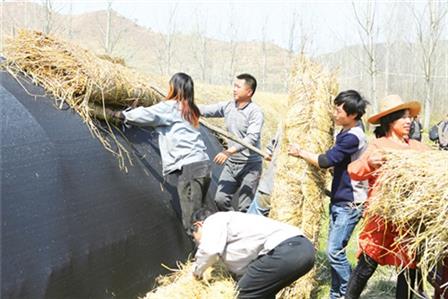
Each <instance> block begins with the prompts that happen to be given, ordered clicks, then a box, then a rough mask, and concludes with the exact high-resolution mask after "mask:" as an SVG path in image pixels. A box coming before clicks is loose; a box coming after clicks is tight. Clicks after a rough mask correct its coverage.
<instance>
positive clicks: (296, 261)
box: [238, 236, 315, 299]
mask: <svg viewBox="0 0 448 299" xmlns="http://www.w3.org/2000/svg"><path fill="white" fill-rule="evenodd" d="M314 258H315V250H314V246H313V244H311V242H310V241H309V240H308V239H307V238H305V237H303V236H297V237H292V238H289V239H287V240H285V241H283V242H282V243H280V244H279V245H277V246H276V247H275V248H274V249H272V250H271V251H269V252H268V253H267V254H266V255H262V256H259V257H258V258H257V259H256V260H255V261H253V262H251V263H250V264H249V266H248V268H247V271H246V273H245V274H244V275H243V276H242V277H241V279H240V280H239V281H238V289H239V294H238V298H241V299H242V298H260V299H261V298H266V299H268V298H273V299H274V298H275V295H276V294H277V293H278V292H279V291H280V290H281V289H283V288H284V287H287V286H288V285H290V284H291V283H293V282H294V281H296V280H297V279H298V278H299V277H302V276H303V275H305V274H306V273H308V272H309V271H310V270H311V268H313V265H314Z"/></svg>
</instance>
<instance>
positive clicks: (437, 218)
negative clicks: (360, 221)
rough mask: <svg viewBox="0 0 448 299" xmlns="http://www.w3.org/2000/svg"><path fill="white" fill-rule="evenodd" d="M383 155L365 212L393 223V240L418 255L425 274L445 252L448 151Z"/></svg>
mask: <svg viewBox="0 0 448 299" xmlns="http://www.w3.org/2000/svg"><path fill="white" fill-rule="evenodd" d="M386 159H387V160H386V163H385V164H384V165H383V166H382V167H381V168H380V176H379V178H378V180H377V182H376V185H375V186H374V188H376V189H377V192H376V195H375V197H373V198H372V200H371V203H370V205H369V209H368V215H375V214H377V215H381V217H383V218H384V219H385V220H386V221H388V222H390V223H393V224H394V225H395V227H396V228H397V233H398V238H397V239H396V242H397V243H400V244H406V248H407V251H408V255H409V256H417V257H418V267H419V268H420V270H421V271H422V273H423V277H426V276H427V274H428V272H429V271H430V270H431V269H432V268H433V267H435V266H436V265H437V263H438V262H439V261H441V260H442V259H443V258H444V257H446V256H448V171H447V169H448V153H447V152H444V151H426V152H414V151H400V152H394V151H391V152H387V153H386ZM425 283H426V281H425Z"/></svg>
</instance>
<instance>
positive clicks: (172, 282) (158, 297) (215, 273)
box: [144, 262, 237, 299]
mask: <svg viewBox="0 0 448 299" xmlns="http://www.w3.org/2000/svg"><path fill="white" fill-rule="evenodd" d="M172 271H173V272H172V273H171V274H170V275H166V276H159V277H158V278H157V280H156V281H157V284H158V287H157V288H155V289H154V290H152V291H151V292H149V293H148V294H146V296H145V297H144V299H166V298H170V299H185V298H188V299H216V298H219V299H233V298H236V295H237V291H236V289H235V282H234V281H233V279H232V278H231V277H230V276H229V274H228V273H227V272H226V271H225V269H224V266H223V265H222V264H221V263H217V264H215V265H214V266H213V267H212V268H209V269H208V270H207V271H206V272H205V273H204V279H203V280H197V279H195V278H194V277H193V274H192V263H190V262H187V263H186V264H179V265H178V269H176V270H172Z"/></svg>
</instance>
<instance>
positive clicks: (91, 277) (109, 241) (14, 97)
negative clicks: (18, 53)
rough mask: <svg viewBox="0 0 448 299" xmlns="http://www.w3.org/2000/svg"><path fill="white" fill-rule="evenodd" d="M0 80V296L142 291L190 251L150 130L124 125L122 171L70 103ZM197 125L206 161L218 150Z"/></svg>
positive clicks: (31, 87)
mask: <svg viewBox="0 0 448 299" xmlns="http://www.w3.org/2000/svg"><path fill="white" fill-rule="evenodd" d="M0 82H1V84H0V98H1V103H0V105H1V118H2V119H1V125H2V135H1V173H2V178H1V225H2V226H1V284H2V285H1V298H136V297H137V296H143V295H144V294H145V293H146V292H147V291H148V290H149V289H150V288H151V287H152V286H153V283H154V278H155V277H156V276H157V275H159V274H161V273H166V272H167V271H166V270H165V269H164V268H163V267H162V266H161V264H162V263H163V264H165V265H168V266H174V265H175V262H176V261H177V260H184V259H185V258H186V257H187V255H188V254H189V253H190V251H191V250H192V243H191V240H190V239H189V238H188V237H187V235H186V234H185V232H184V231H183V228H182V224H181V222H180V221H179V219H178V218H177V217H176V214H175V212H174V211H175V210H174V209H173V205H172V203H173V202H174V203H177V205H176V207H178V199H177V194H176V190H175V186H169V185H167V184H166V182H165V185H164V186H163V187H162V185H163V184H164V182H163V177H162V175H161V161H160V154H159V151H158V144H157V136H156V134H155V133H152V131H148V130H142V129H138V128H133V129H130V130H126V131H125V135H126V137H127V138H128V139H129V140H130V142H131V144H129V146H128V150H129V151H130V152H131V153H133V154H134V155H135V156H134V159H133V160H134V166H131V167H129V172H128V173H124V172H123V171H120V169H119V167H118V161H117V160H116V158H115V157H113V155H112V154H111V153H110V152H108V151H106V150H105V149H104V148H103V146H102V145H101V144H100V143H99V141H98V140H97V139H96V138H94V137H93V136H92V135H91V134H90V132H89V130H88V128H87V126H86V125H85V124H84V123H83V122H82V120H81V118H80V117H79V116H78V115H77V114H76V113H74V112H73V111H72V110H71V109H66V110H62V111H61V110H58V109H57V108H56V106H55V103H54V100H53V99H51V98H48V97H45V96H44V97H35V96H32V95H30V94H34V95H36V94H37V95H44V91H43V90H42V89H41V88H39V87H36V86H34V85H32V84H30V83H29V81H27V80H24V79H22V80H20V82H21V84H22V85H23V87H25V89H24V88H23V87H22V86H21V85H20V84H19V83H18V82H17V80H16V79H14V78H13V77H12V76H10V75H9V74H8V73H6V72H0ZM201 130H202V133H203V136H204V138H205V139H206V145H207V147H208V149H209V155H210V156H211V157H213V156H214V155H215V154H216V152H218V151H219V150H220V149H221V147H220V145H219V143H218V141H217V139H216V138H215V137H214V136H213V135H212V134H210V133H209V132H208V131H207V130H206V129H204V128H202V129H201ZM117 136H118V135H117ZM219 171H220V169H219V168H218V167H215V168H214V169H213V181H212V185H211V188H210V190H209V197H210V195H213V194H214V193H215V190H216V180H217V177H218V175H219V173H218V172H219ZM162 189H163V190H162Z"/></svg>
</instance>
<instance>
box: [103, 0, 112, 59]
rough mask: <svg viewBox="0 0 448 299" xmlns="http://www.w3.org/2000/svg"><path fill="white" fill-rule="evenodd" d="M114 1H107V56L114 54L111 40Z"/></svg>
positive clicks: (105, 47) (105, 41)
mask: <svg viewBox="0 0 448 299" xmlns="http://www.w3.org/2000/svg"><path fill="white" fill-rule="evenodd" d="M112 12H113V11H112V0H108V1H107V15H106V32H105V36H104V51H105V52H106V54H111V53H112V43H111V38H110V30H111V28H110V27H111V26H112Z"/></svg>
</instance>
